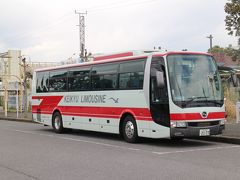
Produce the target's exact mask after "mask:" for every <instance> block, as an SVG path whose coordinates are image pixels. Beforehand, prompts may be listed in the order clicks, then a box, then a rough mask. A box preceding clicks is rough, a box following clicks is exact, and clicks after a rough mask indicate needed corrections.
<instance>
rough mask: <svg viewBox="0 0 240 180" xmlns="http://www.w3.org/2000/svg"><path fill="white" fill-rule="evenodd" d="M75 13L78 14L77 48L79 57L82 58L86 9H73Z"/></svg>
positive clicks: (83, 54) (83, 53)
mask: <svg viewBox="0 0 240 180" xmlns="http://www.w3.org/2000/svg"><path fill="white" fill-rule="evenodd" d="M75 14H78V18H79V24H78V25H77V26H79V48H80V49H79V50H80V54H79V55H80V58H81V59H82V60H83V59H84V56H85V16H84V15H86V14H87V11H86V12H85V13H80V12H77V11H76V10H75Z"/></svg>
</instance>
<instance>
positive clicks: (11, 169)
mask: <svg viewBox="0 0 240 180" xmlns="http://www.w3.org/2000/svg"><path fill="white" fill-rule="evenodd" d="M0 167H1V168H4V169H7V170H9V171H12V172H15V173H17V174H21V175H23V176H25V177H28V178H30V179H35V180H40V179H39V178H37V177H35V176H33V175H30V174H27V173H25V172H23V171H20V170H17V169H14V168H11V167H8V166H5V165H2V164H0Z"/></svg>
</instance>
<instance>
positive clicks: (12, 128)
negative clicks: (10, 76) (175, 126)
mask: <svg viewBox="0 0 240 180" xmlns="http://www.w3.org/2000/svg"><path fill="white" fill-rule="evenodd" d="M239 157H240V145H234V144H225V143H217V142H207V141H200V140H184V141H182V142H172V141H170V140H164V139H162V140H160V139H157V140H156V139H142V141H141V142H140V143H138V144H129V143H126V142H124V141H123V140H122V139H120V138H119V137H118V136H117V135H111V134H103V133H95V132H86V131H76V130H74V131H72V132H69V133H67V134H55V133H54V132H53V131H52V129H51V127H44V126H43V125H40V124H33V123H23V122H11V121H0V176H1V178H0V179H1V180H5V179H6V180H9V179H18V180H28V179H41V180H47V179H49V180H50V179H51V180H54V179H57V180H59V179H69V180H71V179H78V180H79V179H81V180H82V179H90V180H92V179H104V180H106V179H121V180H124V179H131V180H132V179H184V180H187V179H191V180H192V179H228V180H230V179H236V180H239V179H240V171H239V169H240V158H239Z"/></svg>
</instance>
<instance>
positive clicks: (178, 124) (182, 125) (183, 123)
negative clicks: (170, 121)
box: [177, 121, 187, 127]
mask: <svg viewBox="0 0 240 180" xmlns="http://www.w3.org/2000/svg"><path fill="white" fill-rule="evenodd" d="M177 127H187V123H186V122H181V121H179V122H177Z"/></svg>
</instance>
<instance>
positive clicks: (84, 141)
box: [7, 129, 140, 151]
mask: <svg viewBox="0 0 240 180" xmlns="http://www.w3.org/2000/svg"><path fill="white" fill-rule="evenodd" d="M7 130H11V131H15V132H20V133H25V134H33V135H40V136H47V137H52V138H59V139H64V140H69V141H76V142H83V143H89V144H96V145H101V146H107V147H113V148H118V149H127V150H132V151H139V150H140V149H136V148H129V147H124V146H118V145H113V144H107V143H101V142H96V141H87V140H82V139H75V138H70V137H62V136H57V135H50V134H41V133H35V132H32V131H22V130H17V129H7Z"/></svg>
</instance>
